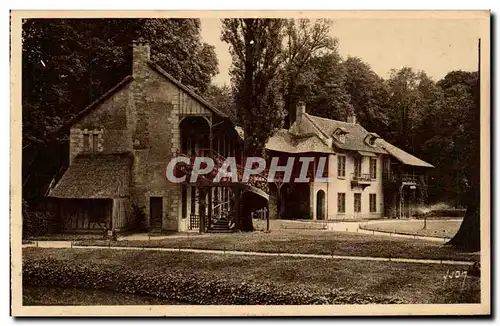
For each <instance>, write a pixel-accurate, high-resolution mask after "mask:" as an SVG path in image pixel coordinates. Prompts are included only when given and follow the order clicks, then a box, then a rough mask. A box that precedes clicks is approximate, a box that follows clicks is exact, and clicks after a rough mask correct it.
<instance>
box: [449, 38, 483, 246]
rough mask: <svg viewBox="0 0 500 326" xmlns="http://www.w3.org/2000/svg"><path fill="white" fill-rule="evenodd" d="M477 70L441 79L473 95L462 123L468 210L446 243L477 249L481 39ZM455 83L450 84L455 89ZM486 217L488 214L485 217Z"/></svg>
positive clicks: (478, 226) (478, 225)
mask: <svg viewBox="0 0 500 326" xmlns="http://www.w3.org/2000/svg"><path fill="white" fill-rule="evenodd" d="M478 54H479V63H478V73H472V74H471V73H463V72H452V73H450V74H448V75H447V76H446V77H448V78H446V77H445V78H444V80H443V81H442V83H441V85H443V87H445V88H449V86H450V84H451V85H456V84H457V83H458V84H459V85H460V84H461V85H462V86H466V87H467V86H469V87H468V89H469V90H470V93H469V94H471V95H472V99H473V101H472V103H470V105H467V106H465V109H466V112H467V113H468V115H467V116H468V119H466V121H465V122H464V124H463V134H464V135H463V136H464V138H465V139H466V140H467V141H466V142H465V143H464V147H463V149H464V152H466V153H467V154H468V155H467V160H466V163H467V165H466V173H467V179H468V189H467V196H466V198H467V211H466V212H465V216H464V219H463V221H462V224H461V225H460V228H459V230H458V232H457V233H456V234H455V236H454V237H453V238H452V239H451V240H450V241H449V242H448V244H450V245H452V246H455V247H459V248H464V249H467V250H479V249H480V248H481V233H480V225H481V209H480V207H481V137H480V134H481V125H480V120H481V119H480V118H481V105H480V104H481V92H480V89H481V84H480V67H481V61H480V57H481V40H479V43H478ZM454 87H455V86H451V88H454ZM484 218H489V216H484Z"/></svg>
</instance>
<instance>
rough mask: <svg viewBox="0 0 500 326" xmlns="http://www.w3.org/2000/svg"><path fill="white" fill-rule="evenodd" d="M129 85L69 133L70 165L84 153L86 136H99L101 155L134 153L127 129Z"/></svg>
mask: <svg viewBox="0 0 500 326" xmlns="http://www.w3.org/2000/svg"><path fill="white" fill-rule="evenodd" d="M130 101H131V99H130V84H128V85H126V86H124V88H122V89H121V90H119V91H118V92H116V93H115V94H113V96H111V97H110V98H108V99H106V100H105V101H104V102H103V103H101V104H99V106H98V107H97V108H95V109H94V110H92V111H91V112H90V113H89V114H88V115H86V116H84V117H83V118H82V119H81V120H79V121H78V122H77V123H75V124H74V125H73V126H72V127H71V129H70V163H71V162H72V160H73V158H74V157H75V156H76V155H78V154H81V153H83V150H84V148H83V146H84V145H83V135H84V133H87V132H88V133H93V134H94V135H97V136H98V146H99V147H98V149H99V152H101V153H104V154H106V153H118V152H127V151H130V150H131V149H132V143H131V135H130V132H129V129H128V125H127V108H128V107H129V106H130Z"/></svg>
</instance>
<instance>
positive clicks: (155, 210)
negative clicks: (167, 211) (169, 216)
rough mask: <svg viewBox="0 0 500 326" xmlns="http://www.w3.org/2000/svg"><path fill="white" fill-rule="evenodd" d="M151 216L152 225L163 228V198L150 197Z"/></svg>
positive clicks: (152, 226)
mask: <svg viewBox="0 0 500 326" xmlns="http://www.w3.org/2000/svg"><path fill="white" fill-rule="evenodd" d="M149 218H150V227H151V228H154V229H161V221H162V218H163V198H162V197H150V198H149Z"/></svg>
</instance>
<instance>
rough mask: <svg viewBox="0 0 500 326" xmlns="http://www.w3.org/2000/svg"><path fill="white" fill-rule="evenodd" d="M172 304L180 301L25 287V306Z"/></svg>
mask: <svg viewBox="0 0 500 326" xmlns="http://www.w3.org/2000/svg"><path fill="white" fill-rule="evenodd" d="M165 304H168V305H172V304H180V303H178V302H173V301H167V300H163V299H161V298H157V297H153V296H145V295H136V294H128V293H120V294H119V295H117V293H116V292H111V291H102V290H93V289H77V288H67V289H64V288H56V287H48V286H25V287H23V305H25V306H87V305H165Z"/></svg>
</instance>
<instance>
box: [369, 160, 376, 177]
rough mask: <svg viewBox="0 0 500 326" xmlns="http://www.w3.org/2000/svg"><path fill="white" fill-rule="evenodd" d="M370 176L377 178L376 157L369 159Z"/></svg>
mask: <svg viewBox="0 0 500 326" xmlns="http://www.w3.org/2000/svg"><path fill="white" fill-rule="evenodd" d="M370 178H371V179H372V180H373V179H377V159H376V158H371V159H370Z"/></svg>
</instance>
